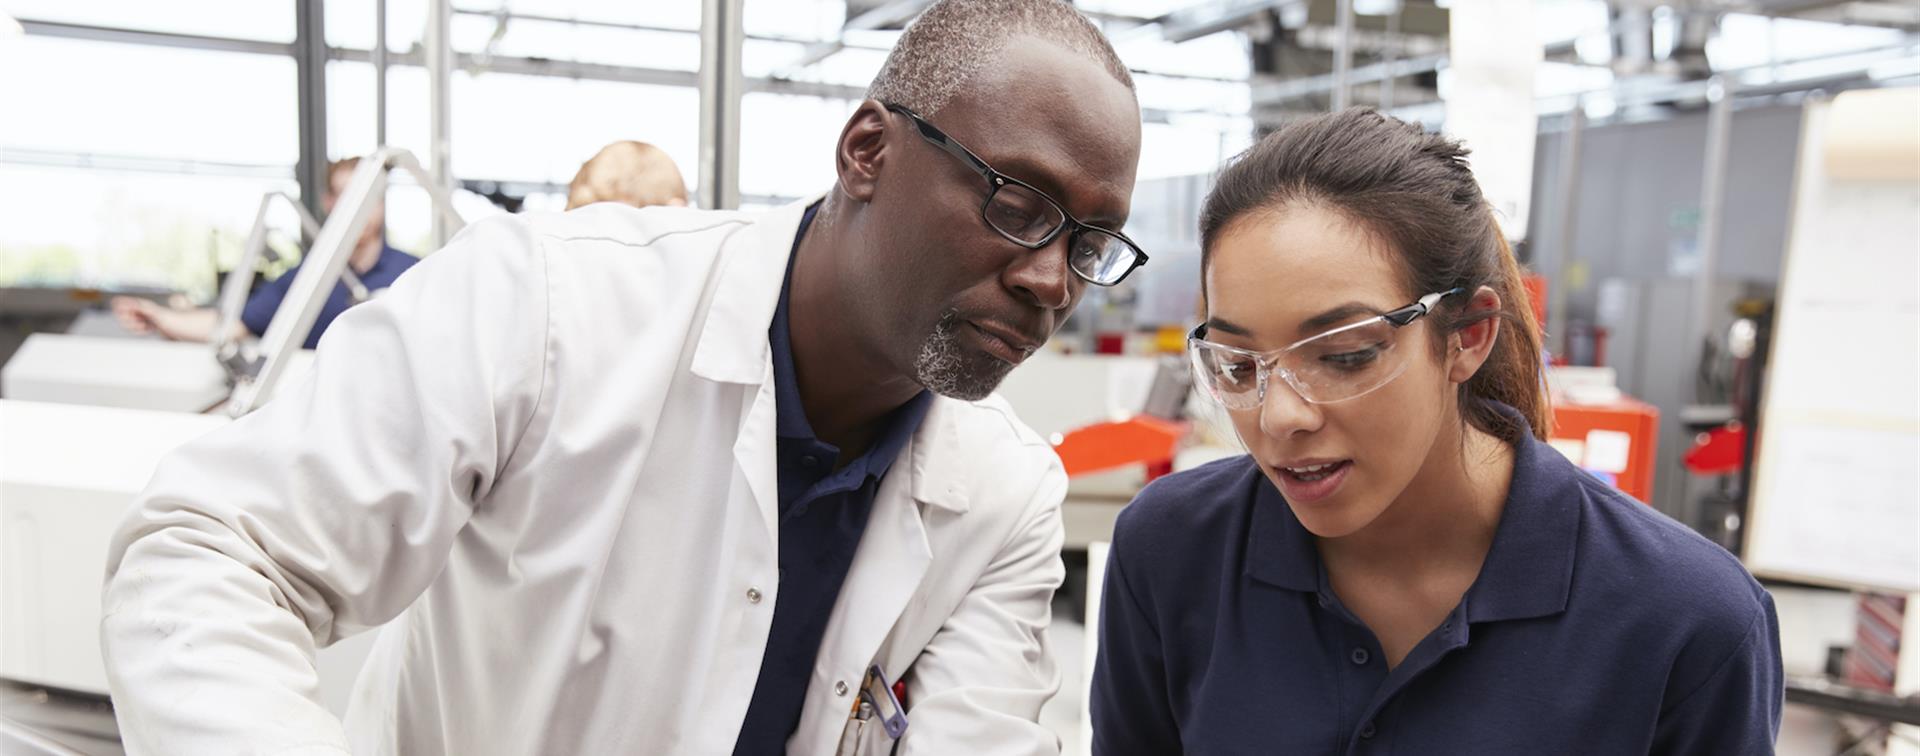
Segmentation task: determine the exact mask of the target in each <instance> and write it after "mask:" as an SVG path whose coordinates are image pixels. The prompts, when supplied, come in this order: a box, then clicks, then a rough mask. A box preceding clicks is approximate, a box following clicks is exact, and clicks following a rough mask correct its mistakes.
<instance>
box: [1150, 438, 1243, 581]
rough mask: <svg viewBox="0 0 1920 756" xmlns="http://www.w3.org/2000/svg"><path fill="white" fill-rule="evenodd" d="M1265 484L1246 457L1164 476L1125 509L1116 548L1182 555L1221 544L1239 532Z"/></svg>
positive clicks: (1229, 459) (1228, 459)
mask: <svg viewBox="0 0 1920 756" xmlns="http://www.w3.org/2000/svg"><path fill="white" fill-rule="evenodd" d="M1262 480H1264V478H1263V476H1262V475H1261V472H1260V468H1259V466H1258V465H1256V464H1254V462H1253V458H1252V457H1250V456H1248V455H1245V454H1242V455H1240V456H1237V457H1230V458H1227V459H1222V460H1216V461H1213V462H1209V463H1207V464H1204V465H1201V466H1199V467H1195V468H1193V469H1190V470H1182V471H1180V472H1177V473H1173V474H1172V475H1167V476H1164V477H1161V478H1159V479H1157V480H1155V481H1153V482H1152V483H1149V484H1147V486H1146V488H1144V489H1142V490H1141V491H1140V493H1139V494H1138V495H1136V496H1134V498H1133V501H1132V502H1131V503H1129V504H1127V506H1126V507H1125V508H1124V509H1121V510H1120V516H1119V519H1118V520H1116V521H1115V522H1114V526H1113V548H1114V549H1115V550H1116V551H1121V552H1125V553H1127V554H1128V555H1129V556H1130V557H1136V558H1140V557H1145V558H1151V557H1152V556H1154V555H1158V554H1168V553H1170V554H1179V553H1182V552H1183V551H1185V550H1186V549H1189V548H1192V547H1196V546H1201V545H1203V544H1201V543H1197V542H1196V541H1199V540H1204V541H1206V542H1207V543H1213V544H1217V543H1218V539H1220V538H1221V537H1223V536H1225V535H1227V534H1229V533H1231V532H1234V531H1235V530H1237V528H1238V525H1237V523H1240V522H1243V521H1244V520H1245V514H1246V512H1247V510H1248V509H1249V508H1250V507H1252V505H1253V493H1254V491H1255V490H1256V487H1257V486H1258V485H1259V484H1260V483H1261V481H1262Z"/></svg>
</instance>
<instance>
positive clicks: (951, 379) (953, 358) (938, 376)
mask: <svg viewBox="0 0 1920 756" xmlns="http://www.w3.org/2000/svg"><path fill="white" fill-rule="evenodd" d="M961 325H962V323H961V322H960V316H959V314H958V313H956V312H954V311H951V310H949V311H947V313H946V314H944V315H941V316H940V322H938V323H935V324H934V326H933V332H932V333H930V334H928V335H927V340H926V341H925V342H923V343H922V344H921V345H920V356H918V357H915V358H914V360H913V371H914V377H915V378H916V379H918V380H919V382H920V385H921V386H923V387H925V388H926V389H927V390H928V391H932V392H933V393H936V394H939V395H941V396H946V397H952V398H954V399H960V400H964V401H969V402H971V401H978V400H980V399H985V398H987V396H988V395H989V394H992V393H993V390H994V389H995V388H997V387H999V385H1000V381H1001V380H1002V379H1005V378H1006V377H1007V373H1010V372H1012V371H1013V365H1010V364H1008V363H1006V362H1002V361H1001V360H999V359H997V358H995V357H994V356H993V355H990V354H987V353H985V352H981V351H977V350H971V349H968V348H966V347H965V346H963V345H961V343H960V327H961Z"/></svg>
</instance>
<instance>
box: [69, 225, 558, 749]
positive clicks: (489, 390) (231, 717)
mask: <svg viewBox="0 0 1920 756" xmlns="http://www.w3.org/2000/svg"><path fill="white" fill-rule="evenodd" d="M547 307H548V297H547V283H546V275H545V253H544V251H543V250H542V249H541V248H540V247H539V245H538V243H537V241H536V240H535V238H534V237H533V236H532V235H530V234H529V233H528V232H527V231H526V228H525V226H524V225H522V223H521V221H519V220H516V219H500V220H490V221H486V222H482V223H478V224H475V225H473V226H470V227H469V228H468V229H467V230H465V231H464V232H463V233H461V234H460V235H459V236H458V237H456V238H455V239H454V240H453V241H452V242H451V243H450V244H449V245H448V247H447V248H446V249H445V250H443V251H441V252H439V253H438V254H435V255H433V256H432V257H431V258H430V259H428V260H426V261H425V262H422V263H421V264H420V265H419V266H418V267H417V268H416V269H414V270H412V271H410V272H409V273H408V274H407V275H405V276H402V277H401V278H400V280H399V281H398V282H397V283H396V285H395V286H394V287H393V288H392V289H391V290H390V291H389V292H388V293H387V294H385V295H384V296H382V297H380V298H379V299H376V300H374V301H373V302H370V303H368V304H365V305H362V306H359V307H355V308H353V309H352V310H350V311H349V312H348V313H346V314H345V315H343V316H342V317H341V318H340V319H339V321H338V322H337V323H336V324H335V325H334V327H333V328H331V329H330V330H329V332H328V333H327V335H326V336H325V338H324V340H323V342H322V345H321V350H320V353H319V354H318V356H317V359H316V361H315V367H314V371H313V373H312V375H311V376H310V378H309V379H308V380H305V381H301V382H299V383H297V384H295V385H290V386H286V387H284V388H283V390H282V391H281V392H280V394H279V395H278V397H277V398H275V399H274V400H273V401H271V402H270V403H268V404H267V405H266V406H265V407H264V408H262V409H260V410H259V411H256V412H254V413H253V414H251V415H249V416H247V417H245V418H243V419H240V420H238V421H235V422H234V423H233V424H231V425H228V426H226V427H223V428H221V429H219V430H216V431H214V432H213V433H210V434H208V435H207V436H205V437H203V438H201V439H199V440H196V441H194V442H191V443H189V444H187V445H186V446H184V447H182V448H180V449H179V450H177V451H175V452H173V453H172V454H171V455H169V456H168V457H166V458H165V459H163V460H162V461H161V463H160V465H159V467H158V469H157V471H156V472H155V474H154V477H153V478H152V480H151V481H150V482H149V484H148V486H147V488H146V489H145V490H144V491H143V492H142V493H141V494H140V495H139V497H138V498H137V499H136V501H135V503H134V507H133V510H132V511H131V512H130V513H129V515H128V516H127V518H126V520H125V521H124V522H123V523H122V525H121V526H120V528H119V530H118V531H117V532H116V533H115V535H114V537H113V541H112V544H111V546H110V549H109V557H108V564H107V579H106V590H105V594H104V599H103V607H102V609H103V612H102V614H103V616H102V619H101V624H100V631H101V632H100V635H101V645H102V651H103V653H104V655H105V661H106V668H107V677H108V681H109V684H110V686H111V688H112V692H113V699H114V707H115V712H116V715H117V717H118V719H119V723H120V735H121V737H122V739H123V741H124V743H125V746H126V748H127V751H128V752H129V753H134V754H140V753H164V754H188V753H195V754H201V753H204V754H213V753H250V754H282V753H336V752H338V753H344V752H346V750H347V741H346V739H345V736H344V732H343V730H342V727H341V725H340V722H339V721H338V720H337V719H336V718H335V717H333V716H332V715H331V714H329V713H328V712H327V710H326V709H325V708H324V707H323V706H322V705H321V703H320V702H319V700H318V692H319V687H318V677H317V674H316V671H315V667H314V661H313V659H314V653H315V648H316V646H325V645H328V644H331V643H333V642H334V641H336V640H339V639H341V638H344V637H346V636H348V635H352V634H353V633H355V632H358V631H361V630H364V629H367V628H371V627H374V626H377V625H380V624H382V623H384V622H386V621H388V620H390V619H393V618H394V617H395V616H397V615H398V614H399V613H400V612H401V611H402V610H404V609H406V608H407V606H408V605H410V604H411V603H412V602H413V600H414V599H415V597H417V596H419V595H420V594H421V593H422V592H423V591H425V590H426V588H427V586H428V585H429V584H431V583H432V582H433V580H434V579H435V577H436V576H437V575H438V574H439V573H440V571H441V569H442V568H443V567H444V566H445V564H446V563H447V560H448V556H449V552H450V550H451V549H452V546H453V542H454V537H455V534H456V533H458V532H459V531H460V530H461V528H462V527H463V526H464V525H465V524H466V523H467V521H468V520H469V518H470V517H471V516H472V515H473V513H474V511H475V508H476V507H477V506H478V507H484V506H485V502H486V497H487V494H488V491H489V490H490V487H491V486H492V485H493V483H494V481H495V478H496V476H497V474H498V473H499V470H500V469H501V467H502V465H503V464H504V463H505V462H506V460H507V459H508V457H509V456H510V455H511V453H512V451H513V449H514V447H515V444H516V443H517V442H518V440H519V439H520V437H521V435H522V434H523V433H524V432H525V431H526V429H527V428H528V427H529V425H530V424H531V423H533V422H534V417H535V415H536V410H537V408H538V407H540V406H541V405H540V401H539V400H540V395H541V391H542V389H543V388H544V385H545V371H546V365H547V360H546V354H547V351H548V345H547V343H546V338H547Z"/></svg>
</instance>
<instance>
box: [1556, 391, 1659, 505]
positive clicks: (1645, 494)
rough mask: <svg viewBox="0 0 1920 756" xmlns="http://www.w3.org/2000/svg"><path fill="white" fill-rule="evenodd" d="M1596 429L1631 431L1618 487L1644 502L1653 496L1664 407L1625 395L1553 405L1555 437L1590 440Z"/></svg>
mask: <svg viewBox="0 0 1920 756" xmlns="http://www.w3.org/2000/svg"><path fill="white" fill-rule="evenodd" d="M1596 430H1604V431H1618V432H1621V433H1625V434H1627V437H1628V439H1629V442H1628V446H1627V466H1626V469H1625V470H1621V471H1620V472H1618V473H1614V476H1615V481H1614V486H1615V487H1616V488H1619V489H1620V490H1621V491H1623V492H1625V493H1626V494H1627V495H1628V496H1632V497H1633V498H1636V499H1639V500H1640V501H1641V503H1647V502H1650V501H1651V500H1652V499H1653V468H1654V461H1653V452H1654V448H1655V445H1656V444H1657V443H1659V440H1660V410H1659V408H1656V407H1654V406H1653V405H1651V404H1647V403H1646V402H1642V401H1640V400H1638V399H1632V398H1622V399H1621V400H1619V401H1616V402H1611V403H1608V404H1561V403H1559V402H1555V403H1554V405H1553V433H1551V434H1549V435H1551V436H1552V437H1553V438H1555V439H1567V440H1570V441H1578V442H1581V443H1582V444H1584V443H1586V440H1587V434H1588V433H1589V432H1592V431H1596ZM1578 461H1579V460H1575V462H1578Z"/></svg>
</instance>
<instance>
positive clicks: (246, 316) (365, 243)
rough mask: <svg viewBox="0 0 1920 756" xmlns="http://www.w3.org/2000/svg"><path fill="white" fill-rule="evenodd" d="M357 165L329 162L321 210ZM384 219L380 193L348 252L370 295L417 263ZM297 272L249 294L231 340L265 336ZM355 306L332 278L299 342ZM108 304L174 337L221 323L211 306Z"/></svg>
mask: <svg viewBox="0 0 1920 756" xmlns="http://www.w3.org/2000/svg"><path fill="white" fill-rule="evenodd" d="M359 164H360V158H357V157H356V158H347V159H345V160H336V161H334V162H332V163H330V164H328V165H327V190H326V192H324V193H322V194H321V195H320V207H321V209H322V210H323V211H325V212H326V213H329V214H331V213H332V212H333V205H334V203H335V202H337V201H339V199H340V194H341V192H344V191H346V188H347V182H349V181H352V180H353V171H354V169H355V168H356V167H358V166H359ZM386 217H387V213H386V202H385V201H384V197H382V198H379V199H375V200H374V205H373V208H372V211H371V212H370V213H369V214H368V218H367V225H366V227H365V228H363V229H361V231H360V238H359V240H358V241H357V242H356V243H355V244H354V247H353V253H352V256H351V257H349V258H348V259H347V267H348V269H349V270H351V271H352V272H353V274H354V276H355V277H357V278H358V279H359V280H360V284H361V285H362V286H363V287H365V289H366V291H367V293H368V295H374V294H378V293H379V292H380V291H382V290H384V289H386V288H387V287H389V286H392V285H393V282H394V281H395V280H396V279H398V278H399V277H400V274H401V273H404V272H406V270H407V269H408V268H411V267H413V264H414V263H416V262H419V259H418V258H416V257H414V256H413V255H409V254H407V253H405V252H401V251H400V250H397V249H394V248H393V247H390V246H387V242H386V234H385V228H386ZM303 264H304V261H303ZM298 272H300V266H298V265H296V266H294V267H292V268H290V269H288V270H287V271H286V272H284V273H281V274H280V277H279V278H275V279H273V280H272V281H268V282H267V283H266V284H265V285H262V286H261V287H260V288H259V289H258V290H256V291H254V292H253V294H252V295H251V296H249V297H247V304H246V307H245V308H244V309H242V310H241V312H240V319H239V321H238V322H235V323H234V324H233V333H232V334H229V338H230V339H239V338H241V337H244V336H248V335H252V336H255V337H258V336H261V335H264V334H265V333H266V332H267V325H268V324H269V323H271V322H272V320H273V314H274V312H276V311H278V310H279V309H280V303H281V302H282V301H284V300H285V299H286V297H287V290H288V289H289V288H291V287H292V286H293V278H294V274H295V273H298ZM355 304H358V302H357V301H356V296H355V294H354V292H353V291H352V290H350V289H349V288H348V286H347V284H346V282H344V281H341V282H336V283H335V284H334V285H333V291H332V293H330V294H328V295H327V302H326V305H325V306H323V307H322V308H321V309H320V315H319V317H317V318H315V319H314V321H313V330H311V331H309V332H308V333H307V341H306V343H305V344H303V345H302V346H303V347H304V348H306V349H312V348H314V347H315V346H317V345H319V343H320V336H321V335H322V334H324V333H326V330H327V326H329V325H332V324H333V320H334V318H337V317H340V313H343V312H346V311H347V308H348V307H352V306H353V305H355ZM112 307H113V314H114V315H115V316H116V317H117V318H118V319H119V321H120V325H121V326H122V327H124V328H126V329H127V330H129V331H132V332H133V333H136V334H146V333H157V334H159V335H160V336H162V337H165V338H167V339H171V340H174V341H213V340H214V336H215V334H214V329H216V328H219V327H220V313H219V311H218V310H217V309H215V308H212V307H180V306H168V305H163V304H158V303H156V302H153V301H151V300H147V299H140V298H137V297H114V298H113V302H112Z"/></svg>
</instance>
